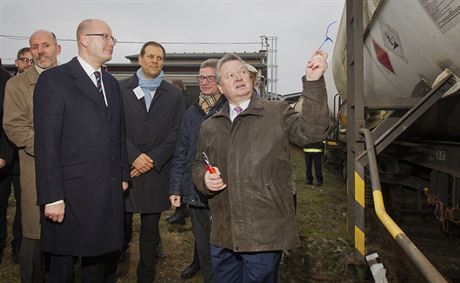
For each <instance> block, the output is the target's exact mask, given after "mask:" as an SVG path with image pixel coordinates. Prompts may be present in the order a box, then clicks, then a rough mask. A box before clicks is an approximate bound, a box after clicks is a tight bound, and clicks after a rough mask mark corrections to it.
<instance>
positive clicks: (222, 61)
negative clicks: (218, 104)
mask: <svg viewBox="0 0 460 283" xmlns="http://www.w3.org/2000/svg"><path fill="white" fill-rule="evenodd" d="M229 61H240V62H241V63H243V65H244V66H246V62H244V61H243V59H241V58H240V56H238V55H236V54H227V55H225V56H224V57H222V58H220V59H219V61H218V62H217V67H216V80H217V83H220V77H221V73H220V68H222V65H223V64H225V63H227V62H229Z"/></svg>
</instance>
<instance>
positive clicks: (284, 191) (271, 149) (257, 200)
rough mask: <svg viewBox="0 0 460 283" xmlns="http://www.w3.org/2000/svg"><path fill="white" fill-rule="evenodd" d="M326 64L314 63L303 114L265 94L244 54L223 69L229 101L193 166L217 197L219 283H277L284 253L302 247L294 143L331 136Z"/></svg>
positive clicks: (220, 78)
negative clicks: (292, 154)
mask: <svg viewBox="0 0 460 283" xmlns="http://www.w3.org/2000/svg"><path fill="white" fill-rule="evenodd" d="M326 59H327V54H326V53H325V52H323V51H316V52H315V53H314V54H313V56H312V58H311V59H310V60H309V61H308V62H307V66H306V72H305V76H304V77H303V78H302V82H303V92H304V93H303V95H304V102H303V105H302V113H297V112H295V111H294V109H292V108H291V107H290V106H289V104H288V103H286V102H281V101H268V100H265V99H263V98H260V97H259V96H257V95H256V94H255V93H254V84H253V81H252V79H251V77H250V74H249V71H248V68H247V66H246V64H245V62H244V61H243V60H242V59H241V58H240V57H238V56H237V55H234V54H228V55H226V56H224V57H223V58H222V59H220V60H219V62H218V63H217V75H216V76H217V84H218V86H219V89H220V91H221V92H222V93H223V94H224V95H225V97H226V98H227V100H228V103H226V104H225V105H224V107H223V108H222V110H221V111H219V112H218V113H216V114H215V115H213V116H212V117H210V118H209V119H208V120H206V121H205V122H204V123H203V125H202V127H201V130H200V136H199V141H198V146H197V154H196V157H195V161H194V163H193V182H194V184H195V185H196V186H197V188H198V189H199V190H200V191H201V192H202V193H204V194H205V195H207V196H208V197H209V207H210V211H211V215H212V226H211V238H210V242H211V247H210V250H211V258H212V265H213V269H214V281H215V282H219V283H227V282H260V283H262V282H263V283H273V282H277V278H278V265H279V261H280V258H281V253H282V251H283V250H287V249H291V248H295V247H298V246H299V244H300V241H299V236H298V232H297V227H296V219H295V211H294V200H293V197H292V193H293V192H294V191H295V188H294V181H293V180H292V170H291V165H290V162H289V144H290V143H293V144H296V145H298V146H302V145H303V144H307V143H309V142H314V141H320V140H322V139H323V138H324V136H325V135H326V134H327V129H328V111H327V97H326V88H325V83H324V79H323V73H324V72H325V71H326V67H327V63H326ZM203 152H205V153H206V154H207V158H203V155H204V154H202V153H203ZM208 158H209V159H208ZM213 166H215V167H213Z"/></svg>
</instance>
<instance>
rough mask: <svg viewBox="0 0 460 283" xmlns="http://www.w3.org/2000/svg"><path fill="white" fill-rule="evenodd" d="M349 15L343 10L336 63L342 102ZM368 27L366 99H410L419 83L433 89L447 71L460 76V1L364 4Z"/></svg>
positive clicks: (368, 1) (373, 1) (376, 0)
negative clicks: (422, 82)
mask: <svg viewBox="0 0 460 283" xmlns="http://www.w3.org/2000/svg"><path fill="white" fill-rule="evenodd" d="M345 15H346V12H345V10H344V12H343V14H342V19H341V22H340V26H339V30H338V35H337V38H336V45H335V49H334V53H333V59H332V68H333V69H332V71H333V74H334V80H335V84H336V87H337V90H338V92H339V93H340V95H341V96H342V98H346V92H347V88H346V25H345ZM371 19H372V21H371ZM369 22H371V24H369ZM366 27H367V28H369V32H368V33H367V35H366V37H365V47H364V95H365V96H377V97H382V96H391V97H407V96H410V95H411V93H412V91H413V89H414V88H415V86H416V85H417V84H418V83H419V82H420V81H422V80H424V81H425V82H426V83H427V84H428V85H430V86H431V85H432V83H433V82H434V80H435V79H436V77H437V76H438V75H439V74H440V73H441V72H442V71H444V69H446V68H447V69H449V70H451V71H452V72H453V73H454V74H456V75H457V76H460V0H450V1H444V0H386V1H385V0H365V1H364V29H366Z"/></svg>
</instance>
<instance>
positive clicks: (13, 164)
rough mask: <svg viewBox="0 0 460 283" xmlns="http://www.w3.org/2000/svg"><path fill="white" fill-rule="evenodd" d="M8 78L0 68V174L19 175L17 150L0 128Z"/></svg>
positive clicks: (8, 74) (6, 73) (1, 127)
mask: <svg viewBox="0 0 460 283" xmlns="http://www.w3.org/2000/svg"><path fill="white" fill-rule="evenodd" d="M10 78H11V75H10V73H9V72H8V71H7V70H6V69H5V68H3V67H0V158H1V159H3V160H5V162H6V165H5V166H4V167H3V168H1V169H0V174H6V175H19V156H18V148H17V147H16V146H15V145H14V144H13V143H12V142H10V140H9V139H8V137H7V136H6V135H5V132H4V131H3V126H2V125H3V98H4V97H5V85H6V82H7V81H8V80H9V79H10Z"/></svg>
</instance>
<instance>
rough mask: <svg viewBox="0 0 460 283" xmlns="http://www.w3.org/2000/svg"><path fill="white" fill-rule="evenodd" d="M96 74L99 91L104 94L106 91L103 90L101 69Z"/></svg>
mask: <svg viewBox="0 0 460 283" xmlns="http://www.w3.org/2000/svg"><path fill="white" fill-rule="evenodd" d="M94 76H95V77H96V88H97V92H99V94H100V95H102V96H104V93H103V92H102V84H101V72H99V71H96V72H94Z"/></svg>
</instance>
